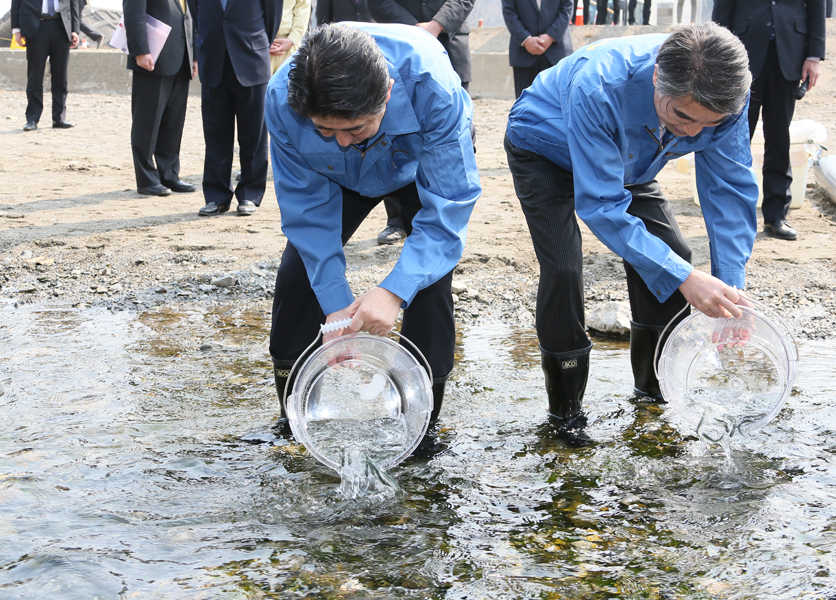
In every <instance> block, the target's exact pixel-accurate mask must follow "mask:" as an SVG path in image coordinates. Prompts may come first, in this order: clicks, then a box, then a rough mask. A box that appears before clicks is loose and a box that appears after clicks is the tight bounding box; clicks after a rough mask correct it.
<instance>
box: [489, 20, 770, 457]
mask: <svg viewBox="0 0 836 600" xmlns="http://www.w3.org/2000/svg"><path fill="white" fill-rule="evenodd" d="M748 64H749V63H748V59H747V56H746V49H745V48H744V47H743V44H741V43H740V41H739V40H738V39H737V38H735V37H734V35H732V34H731V32H729V31H728V30H727V29H724V28H722V27H719V26H717V25H715V24H713V23H709V24H705V25H689V26H686V27H682V28H680V29H678V30H676V31H675V32H674V33H673V34H671V35H670V36H667V35H661V34H660V35H646V36H634V37H624V38H618V39H612V40H606V41H602V42H598V43H594V44H590V45H588V46H586V47H584V48H581V49H580V50H578V51H576V52H575V53H574V54H572V55H570V56H568V57H566V58H565V59H563V60H562V61H560V62H559V63H558V64H557V65H556V66H554V67H552V68H550V69H547V70H546V71H543V72H542V73H541V74H540V75H539V76H538V78H537V79H536V80H535V81H534V83H533V84H532V85H531V87H529V88H528V89H526V90H525V91H524V92H523V94H522V96H520V98H519V99H518V100H517V102H516V103H515V104H514V106H513V107H512V108H511V113H510V115H509V119H508V129H507V132H506V137H505V150H506V153H507V155H508V166H509V167H510V169H511V173H512V175H513V177H514V187H515V189H516V193H517V196H518V197H519V199H520V203H521V204H522V209H523V212H524V213H525V217H526V220H527V222H528V228H529V230H530V232H531V238H532V240H533V242H534V250H535V252H536V254H537V259H538V261H539V263H540V282H539V289H538V293H537V337H538V339H539V342H540V350H541V356H542V365H543V371H544V374H545V378H546V391H547V394H548V398H549V413H550V417H551V420H552V422H553V423H554V425H555V427H556V432H557V435H558V436H559V437H560V438H562V439H564V440H565V441H566V442H567V443H569V444H570V445H584V444H588V443H589V442H590V440H589V438H588V436H586V434H585V433H584V431H583V428H584V426H585V425H586V417H585V416H584V413H583V411H582V410H581V405H582V399H583V395H584V391H585V389H586V381H587V377H588V374H589V353H590V349H591V347H592V345H591V344H590V341H589V337H587V334H586V331H585V326H584V306H583V281H582V261H581V233H580V229H579V228H578V223H577V220H576V218H575V211H577V215H578V216H579V217H581V218H582V219H583V220H584V222H585V223H586V224H587V225H588V226H589V228H590V229H591V230H592V232H593V233H594V234H595V235H596V236H597V237H598V238H599V239H600V240H601V241H602V242H603V243H604V244H605V245H606V246H607V247H608V248H609V249H610V250H612V251H613V252H615V253H616V254H618V255H619V256H621V257H622V259H623V260H624V269H625V271H626V274H627V289H628V292H629V296H630V308H631V312H632V320H633V322H632V327H631V335H630V358H631V362H632V366H633V377H634V381H635V389H636V392H637V393H638V394H640V395H643V396H646V397H650V398H655V399H657V400H661V395H660V392H659V382H658V381H657V380H656V376H655V374H654V369H653V356H654V351H655V349H656V342H657V341H658V340H659V337H660V332H661V330H662V328H663V327H664V325H665V324H666V323H667V322H668V321H670V320H671V319H673V318H674V317H675V316H676V315H678V314H679V313H680V311H682V309H683V308H684V307H685V305H686V303H690V304H691V305H693V306H694V307H695V308H697V309H698V310H700V311H702V312H704V313H705V314H707V315H709V316H711V317H731V316H735V317H737V316H740V314H741V311H740V309H739V308H738V307H737V304H740V303H743V302H744V300H743V298H742V296H741V295H740V293H739V292H738V291H737V289H736V288H742V287H743V285H744V282H745V266H746V262H747V261H748V259H749V255H750V254H751V251H752V244H753V242H754V238H755V225H756V219H755V202H756V200H757V186H756V184H755V180H754V176H753V174H752V172H751V171H750V166H751V162H752V159H751V154H750V151H749V128H748V122H747V118H746V106H747V100H748V93H749V85H750V83H751V75H750V74H749V70H748ZM691 152H693V153H695V156H696V169H697V187H698V189H699V196H700V204H701V206H702V210H703V216H704V218H705V221H706V224H707V229H708V237H709V241H710V248H711V275H709V274H708V273H705V272H703V271H699V270H697V269H694V268H693V267H692V266H691V264H690V259H691V251H690V249H689V248H688V245H687V243H686V241H685V239H684V238H683V236H682V234H681V232H680V231H679V227H678V226H677V224H676V221H675V219H674V216H673V213H672V211H671V208H670V206H669V205H668V202H667V200H665V197H664V195H663V194H662V191H661V189H660V187H659V184H658V183H657V182H656V175H657V174H658V173H659V171H660V170H661V169H662V167H663V166H664V165H665V163H667V162H668V161H669V160H672V159H673V158H676V157H678V156H682V155H683V154H688V153H691Z"/></svg>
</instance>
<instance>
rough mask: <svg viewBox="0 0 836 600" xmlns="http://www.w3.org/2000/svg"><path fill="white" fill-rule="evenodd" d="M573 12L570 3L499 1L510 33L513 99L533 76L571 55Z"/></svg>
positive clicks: (567, 0) (557, 0)
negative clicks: (570, 33)
mask: <svg viewBox="0 0 836 600" xmlns="http://www.w3.org/2000/svg"><path fill="white" fill-rule="evenodd" d="M573 10H574V2H573V0H502V17H503V18H504V19H505V26H506V27H507V28H508V31H510V32H511V41H510V42H509V47H508V59H509V61H510V63H511V67H512V68H513V70H514V91H515V92H516V95H517V98H519V97H520V94H522V91H523V90H524V89H525V88H527V87H528V86H530V85H531V82H533V81H534V78H535V77H537V73H539V72H540V71H542V70H543V69H547V68H549V67H550V66H552V65H554V64H557V61H559V60H560V59H561V58H563V57H564V56H566V55H567V54H570V53H571V52H572V38H571V37H570V36H569V23H570V21H571V20H572V11H573Z"/></svg>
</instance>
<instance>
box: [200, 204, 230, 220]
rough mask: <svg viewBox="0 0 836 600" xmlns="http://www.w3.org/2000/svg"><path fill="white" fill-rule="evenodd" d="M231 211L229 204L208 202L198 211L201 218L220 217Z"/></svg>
mask: <svg viewBox="0 0 836 600" xmlns="http://www.w3.org/2000/svg"><path fill="white" fill-rule="evenodd" d="M228 210H229V204H223V205H221V204H218V203H217V202H207V203H206V204H205V205H204V206H202V207H201V208H200V210H199V211H197V214H199V215H200V216H201V217H211V216H212V215H220V214H223V213H225V212H226V211H228Z"/></svg>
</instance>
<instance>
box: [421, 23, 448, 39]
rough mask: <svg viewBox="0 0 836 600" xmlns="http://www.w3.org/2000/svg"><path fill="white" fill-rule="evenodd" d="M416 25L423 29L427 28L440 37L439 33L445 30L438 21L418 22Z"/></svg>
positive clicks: (434, 35)
mask: <svg viewBox="0 0 836 600" xmlns="http://www.w3.org/2000/svg"><path fill="white" fill-rule="evenodd" d="M416 26H417V27H420V28H421V29H426V30H427V31H429V32H430V33H431V34H433V37H438V36H439V35H441V32H442V31H444V28H443V27H442V26H441V23H439V22H438V21H425V22H423V23H416Z"/></svg>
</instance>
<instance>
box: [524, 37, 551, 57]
mask: <svg viewBox="0 0 836 600" xmlns="http://www.w3.org/2000/svg"><path fill="white" fill-rule="evenodd" d="M523 48H525V51H526V52H528V53H529V54H531V55H533V56H540V55H541V54H543V52H545V51H546V48H545V46H543V42H542V41H541V40H540V38H539V37H534V36H532V35H530V36H528V37H527V38H525V41H524V42H523Z"/></svg>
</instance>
